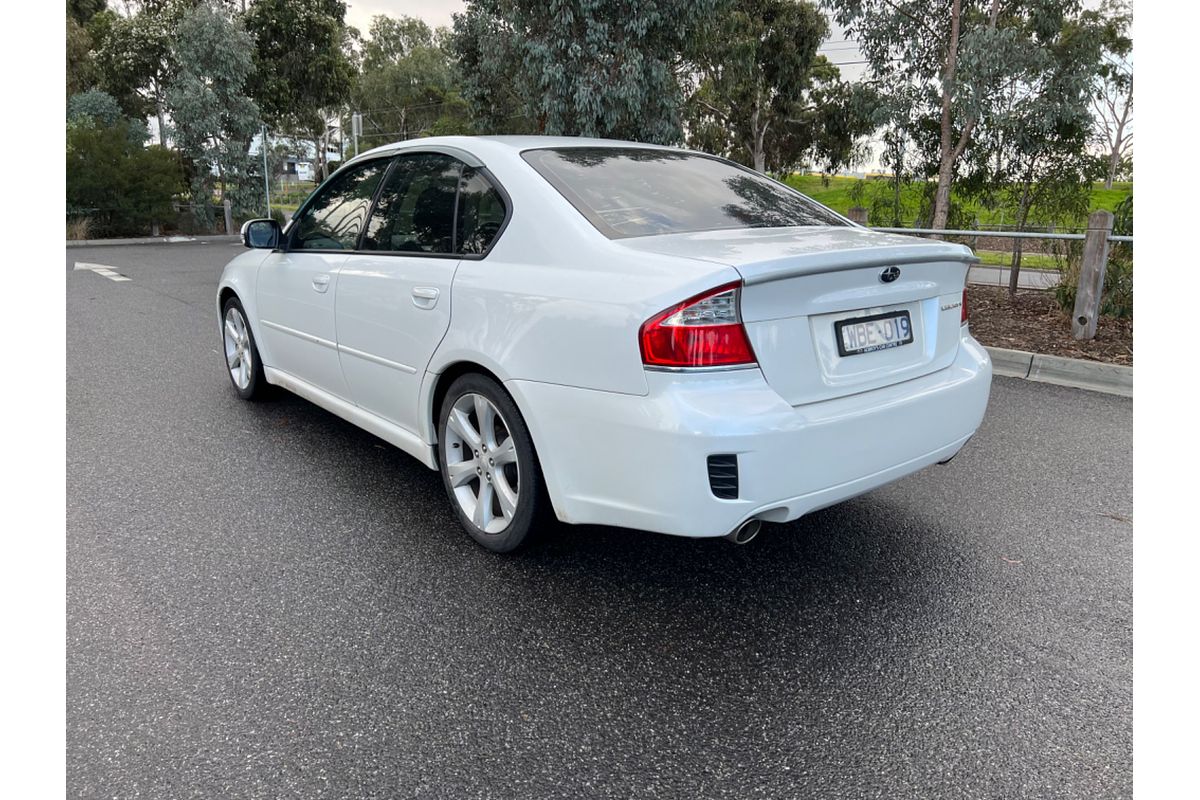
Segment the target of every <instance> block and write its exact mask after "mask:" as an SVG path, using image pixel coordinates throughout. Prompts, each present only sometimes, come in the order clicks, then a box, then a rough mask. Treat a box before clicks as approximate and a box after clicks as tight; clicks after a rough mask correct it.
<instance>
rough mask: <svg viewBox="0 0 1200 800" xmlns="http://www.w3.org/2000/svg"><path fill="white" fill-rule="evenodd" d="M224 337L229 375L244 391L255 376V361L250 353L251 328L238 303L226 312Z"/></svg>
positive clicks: (235, 384)
mask: <svg viewBox="0 0 1200 800" xmlns="http://www.w3.org/2000/svg"><path fill="white" fill-rule="evenodd" d="M224 339H225V363H226V364H227V365H228V366H229V377H231V378H233V385H234V386H236V387H237V388H238V389H240V390H241V391H243V392H244V391H246V387H248V386H249V385H250V379H251V378H252V377H254V375H253V370H254V362H253V358H252V356H251V355H250V350H251V346H250V329H249V327H248V326H247V325H246V318H245V317H243V316H242V312H241V311H240V310H239V309H238V308H237V306H236V305H231V306H230V307H229V309H228V310H226V312H225V331H224Z"/></svg>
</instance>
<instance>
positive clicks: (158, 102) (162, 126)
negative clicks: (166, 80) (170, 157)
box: [154, 79, 167, 147]
mask: <svg viewBox="0 0 1200 800" xmlns="http://www.w3.org/2000/svg"><path fill="white" fill-rule="evenodd" d="M154 113H155V115H156V116H157V118H158V143H159V144H160V145H162V146H163V147H166V146H167V123H166V120H165V119H164V118H163V97H162V92H161V91H160V89H159V84H158V80H157V79H155V81H154Z"/></svg>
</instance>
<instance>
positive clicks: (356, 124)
mask: <svg viewBox="0 0 1200 800" xmlns="http://www.w3.org/2000/svg"><path fill="white" fill-rule="evenodd" d="M350 132H351V133H352V134H353V135H354V155H356V156H357V155H358V135H359V134H360V133H362V114H360V113H358V112H357V111H355V112H354V114H353V116H351V117H350Z"/></svg>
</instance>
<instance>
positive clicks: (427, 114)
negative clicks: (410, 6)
mask: <svg viewBox="0 0 1200 800" xmlns="http://www.w3.org/2000/svg"><path fill="white" fill-rule="evenodd" d="M448 34H449V31H447V30H446V29H444V28H441V29H438V30H437V31H434V30H431V29H430V28H429V26H428V25H426V24H425V23H424V22H423V21H421V20H419V19H417V18H415V17H400V18H394V17H386V16H377V17H375V18H373V19H372V20H371V27H370V31H369V36H368V38H367V39H366V40H365V41H364V44H363V58H362V71H361V73H360V74H359V76H358V80H357V81H356V82H355V86H354V90H353V92H352V93H351V98H352V99H351V102H352V104H353V107H354V110H356V111H359V112H361V113H362V115H363V136H362V141H361V142H360V145H361V146H362V147H372V146H374V145H377V144H384V143H386V142H389V141H394V140H396V139H408V138H411V137H413V136H423V135H429V134H446V133H469V132H470V130H471V126H470V121H469V119H468V112H467V107H466V103H465V102H464V101H463V100H462V97H461V96H460V94H459V85H458V81H457V73H456V71H455V69H454V65H453V64H452V62H451V55H450V53H449V52H448V51H447V50H446V49H445V47H444V46H443V42H444V40H445V39H446V37H447V36H448Z"/></svg>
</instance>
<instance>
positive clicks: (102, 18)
mask: <svg viewBox="0 0 1200 800" xmlns="http://www.w3.org/2000/svg"><path fill="white" fill-rule="evenodd" d="M192 4H193V3H189V2H188V0H168V1H167V2H163V3H160V4H158V5H157V6H155V7H153V8H151V7H143V8H142V9H140V10H139V11H138V12H137V13H136V14H133V15H131V16H123V15H120V14H115V13H113V12H111V11H105V12H102V13H100V14H97V15H96V16H95V17H93V19H92V21H91V22H90V23H89V26H88V30H89V33H90V34H91V35H92V37H93V38H94V39H95V40H96V46H97V51H96V66H97V69H98V71H99V73H100V76H99V78H100V80H99V85H100V88H101V89H103V90H104V91H106V92H108V93H109V94H111V95H112V96H113V97H116V98H117V100H118V101H119V102H120V103H121V107H122V109H123V110H124V112H125V114H126V115H128V116H131V117H145V116H159V117H160V119H161V114H162V112H163V111H164V96H163V95H164V88H165V87H166V85H167V83H169V82H170V81H171V79H172V78H173V76H174V74H175V70H176V68H177V65H176V62H175V59H174V51H173V48H172V43H173V42H174V41H175V40H176V39H177V38H178V36H179V22H180V20H181V19H182V18H183V15H184V14H185V13H187V11H188V8H189V6H190V5H192Z"/></svg>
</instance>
